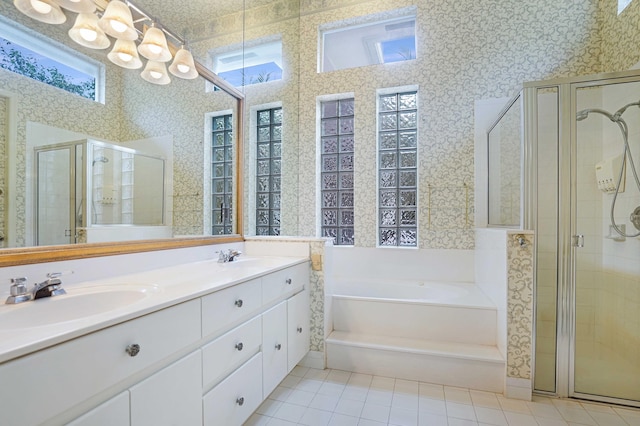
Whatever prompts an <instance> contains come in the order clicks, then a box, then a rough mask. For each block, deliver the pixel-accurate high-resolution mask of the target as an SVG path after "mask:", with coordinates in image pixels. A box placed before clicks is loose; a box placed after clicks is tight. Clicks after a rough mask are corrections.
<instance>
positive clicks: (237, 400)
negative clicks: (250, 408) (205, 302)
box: [236, 396, 244, 407]
mask: <svg viewBox="0 0 640 426" xmlns="http://www.w3.org/2000/svg"><path fill="white" fill-rule="evenodd" d="M236 404H238V405H239V406H241V407H242V404H244V397H243V396H241V397H240V398H238V399H236Z"/></svg>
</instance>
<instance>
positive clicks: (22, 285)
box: [4, 277, 31, 305]
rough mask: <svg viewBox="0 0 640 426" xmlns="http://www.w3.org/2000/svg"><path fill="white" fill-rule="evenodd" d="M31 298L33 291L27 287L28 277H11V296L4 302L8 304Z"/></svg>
mask: <svg viewBox="0 0 640 426" xmlns="http://www.w3.org/2000/svg"><path fill="white" fill-rule="evenodd" d="M29 300H31V293H30V292H29V290H28V289H27V277H20V278H11V296H9V297H7V301H6V302H4V303H6V304H7V305H15V304H17V303H22V302H27V301H29Z"/></svg>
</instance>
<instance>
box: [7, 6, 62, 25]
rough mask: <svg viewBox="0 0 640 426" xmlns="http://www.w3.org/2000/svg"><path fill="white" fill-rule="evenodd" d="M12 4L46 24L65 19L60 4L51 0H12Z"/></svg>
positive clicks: (60, 22)
mask: <svg viewBox="0 0 640 426" xmlns="http://www.w3.org/2000/svg"><path fill="white" fill-rule="evenodd" d="M13 5H14V6H15V7H16V8H17V9H18V10H19V11H20V12H22V13H24V14H25V15H27V16H28V17H30V18H33V19H35V20H36V21H40V22H44V23H46V24H62V23H63V22H65V21H66V20H67V17H66V16H65V14H64V12H62V9H60V6H58V5H57V4H56V3H55V2H53V1H52V0H13Z"/></svg>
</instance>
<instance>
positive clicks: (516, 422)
mask: <svg viewBox="0 0 640 426" xmlns="http://www.w3.org/2000/svg"><path fill="white" fill-rule="evenodd" d="M504 416H505V417H506V418H507V424H509V426H538V422H537V421H536V419H535V418H534V417H533V416H531V415H529V414H522V413H514V412H513V411H505V412H504Z"/></svg>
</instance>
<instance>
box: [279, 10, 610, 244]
mask: <svg viewBox="0 0 640 426" xmlns="http://www.w3.org/2000/svg"><path fill="white" fill-rule="evenodd" d="M397 9H401V10H408V11H414V12H415V14H416V16H417V21H416V25H417V26H416V31H417V37H416V40H417V52H418V59H416V60H413V61H406V62H402V63H395V64H387V65H372V66H367V67H361V68H354V69H346V70H341V71H335V72H329V73H318V72H317V58H318V50H317V46H318V28H319V27H321V26H323V25H327V24H330V23H335V22H344V23H355V22H358V20H357V18H361V17H366V16H370V15H375V16H376V17H379V18H387V17H393V16H396V14H395V12H393V11H394V10H397ZM600 42H601V40H600V36H599V32H598V8H597V2H556V1H552V0H544V1H537V2H530V3H523V2H513V1H509V0H496V1H491V2H488V1H479V2H464V3H460V2H450V1H445V0H433V1H428V2H414V1H404V0H397V1H394V2H383V1H357V0H350V1H346V2H345V1H341V0H323V1H318V2H316V1H302V2H301V18H300V46H305V47H306V48H305V49H301V50H300V81H301V84H300V90H299V102H298V109H299V117H300V137H299V145H300V146H299V163H300V169H299V173H298V186H299V188H298V192H299V194H300V195H299V200H298V218H299V226H298V234H300V235H315V234H316V221H317V218H316V214H317V213H316V210H317V209H316V192H315V187H316V184H315V183H316V168H315V167H311V166H310V165H313V164H315V157H316V129H315V125H314V123H315V115H316V97H318V96H321V95H327V94H338V93H353V94H354V97H355V117H356V118H355V120H356V125H355V139H356V148H355V157H356V159H355V167H356V176H355V187H356V200H355V215H356V224H355V239H356V245H357V246H364V247H375V246H376V243H377V241H376V232H375V229H376V223H377V216H376V183H375V182H376V176H377V174H376V150H375V147H376V121H375V120H376V116H375V108H376V106H375V105H376V102H375V99H376V90H377V89H379V88H393V87H400V86H406V85H417V86H418V93H419V107H418V108H419V115H420V117H421V119H420V122H419V125H418V126H419V127H418V132H419V152H418V156H419V171H420V177H419V192H420V196H419V215H420V217H419V228H418V234H419V247H420V248H445V249H446V248H457V249H469V248H473V245H474V240H473V230H472V229H471V228H472V225H471V224H472V221H471V220H469V218H470V217H473V207H472V206H473V205H474V200H473V185H474V176H473V173H474V168H473V105H474V101H475V100H476V99H484V98H495V97H504V96H511V95H513V94H514V93H515V92H516V91H517V90H518V89H519V88H520V87H521V84H522V83H523V82H524V81H528V80H540V79H547V78H554V77H561V76H569V75H578V74H589V73H593V72H597V71H599V69H600V68H599V52H600ZM568 52H570V53H568ZM285 108H286V105H285ZM291 207H293V206H291Z"/></svg>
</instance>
